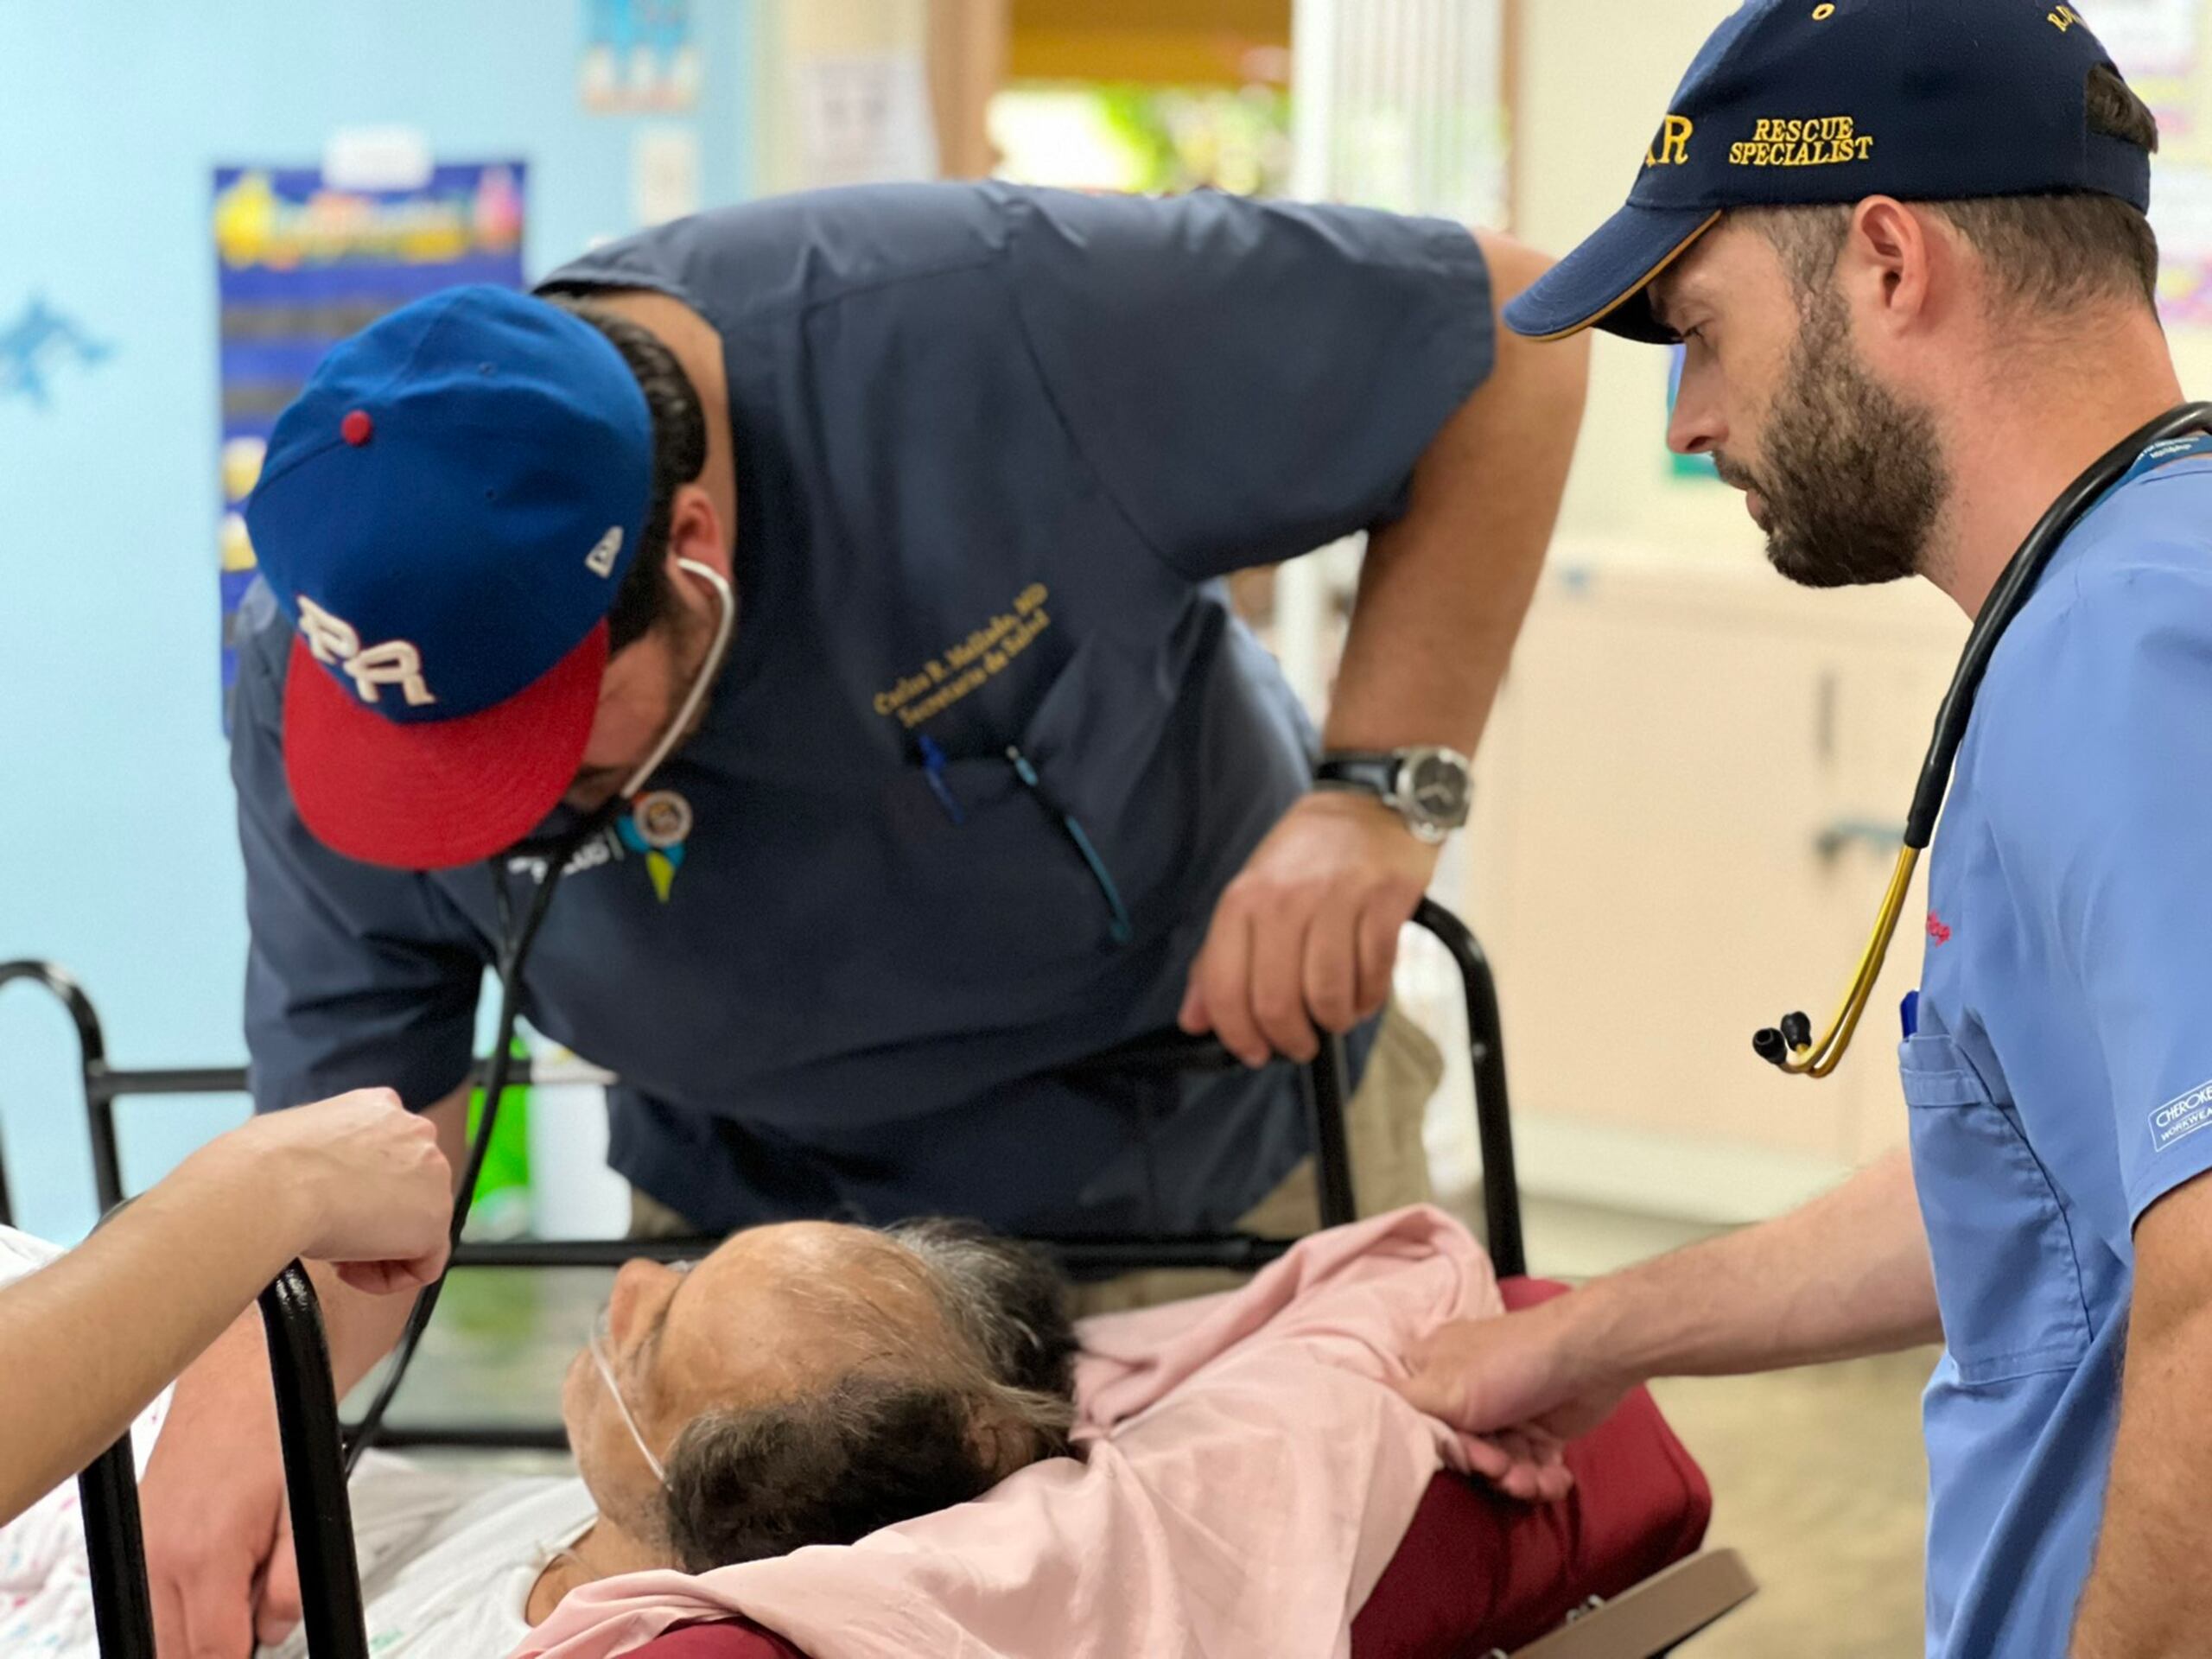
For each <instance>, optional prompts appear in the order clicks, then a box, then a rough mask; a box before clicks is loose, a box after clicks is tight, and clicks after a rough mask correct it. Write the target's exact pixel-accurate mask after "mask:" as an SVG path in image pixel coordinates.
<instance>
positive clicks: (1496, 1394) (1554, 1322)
mask: <svg viewBox="0 0 2212 1659" xmlns="http://www.w3.org/2000/svg"><path fill="white" fill-rule="evenodd" d="M1576 1294H1577V1293H1573V1292H1570V1293H1569V1294H1567V1295H1565V1296H1560V1297H1556V1298H1554V1300H1551V1301H1548V1302H1543V1303H1541V1304H1539V1305H1538V1306H1535V1307H1531V1308H1529V1309H1526V1310H1524V1311H1523V1312H1522V1313H1508V1314H1505V1315H1504V1316H1503V1317H1502V1318H1497V1319H1459V1320H1454V1321H1453V1322H1452V1324H1450V1325H1445V1326H1443V1327H1442V1328H1441V1329H1440V1330H1438V1331H1436V1332H1433V1334H1432V1335H1431V1336H1429V1337H1428V1338H1427V1339H1426V1340H1425V1341H1424V1342H1422V1343H1421V1345H1420V1346H1418V1347H1417V1348H1415V1349H1414V1351H1413V1353H1412V1354H1411V1355H1410V1356H1408V1361H1409V1363H1410V1365H1411V1367H1412V1374H1411V1375H1410V1376H1408V1377H1407V1378H1406V1380H1405V1381H1404V1382H1403V1383H1400V1384H1399V1385H1398V1389H1399V1392H1400V1393H1402V1394H1403V1395H1405V1396H1406V1398H1407V1400H1408V1402H1411V1403H1412V1404H1413V1405H1414V1406H1415V1407H1417V1408H1419V1409H1421V1411H1423V1412H1426V1413H1427V1414H1428V1415H1429V1416H1431V1417H1435V1418H1439V1419H1440V1420H1441V1421H1445V1422H1446V1423H1449V1424H1451V1425H1452V1427H1454V1428H1456V1429H1458V1430H1459V1432H1460V1433H1463V1434H1480V1435H1500V1434H1508V1435H1509V1436H1510V1432H1511V1431H1521V1432H1522V1438H1523V1439H1526V1438H1528V1437H1529V1436H1530V1435H1534V1436H1535V1437H1538V1439H1539V1441H1541V1437H1542V1436H1549V1437H1551V1438H1553V1439H1554V1440H1560V1441H1566V1440H1579V1439H1580V1437H1581V1436H1583V1435H1585V1434H1587V1433H1589V1432H1590V1431H1591V1430H1592V1429H1593V1428H1595V1427H1598V1425H1599V1424H1600V1423H1602V1422H1604V1421H1605V1419H1606V1418H1608V1417H1610V1416H1611V1415H1612V1414H1613V1408H1615V1407H1616V1406H1618V1405H1619V1404H1620V1402H1621V1397H1622V1395H1625V1394H1626V1393H1627V1392H1628V1391H1629V1389H1630V1388H1632V1387H1634V1386H1635V1382H1636V1379H1635V1378H1633V1377H1631V1376H1623V1375H1620V1374H1618V1372H1615V1371H1613V1370H1611V1369H1609V1368H1607V1367H1605V1366H1604V1365H1603V1364H1601V1363H1599V1361H1598V1360H1597V1359H1596V1358H1595V1357H1594V1356H1593V1355H1592V1354H1591V1353H1590V1352H1589V1351H1587V1349H1586V1346H1585V1345H1584V1344H1582V1343H1581V1342H1580V1340H1579V1339H1578V1332H1577V1329H1576V1312H1577V1310H1576V1309H1575V1307H1574V1306H1573V1303H1574V1298H1575V1295H1576ZM1512 1443H1513V1442H1512V1441H1511V1440H1510V1438H1509V1440H1508V1444H1512Z"/></svg>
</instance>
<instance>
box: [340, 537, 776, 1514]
mask: <svg viewBox="0 0 2212 1659" xmlns="http://www.w3.org/2000/svg"><path fill="white" fill-rule="evenodd" d="M677 567H678V568H679V569H682V570H683V572H684V573H685V574H686V575H690V576H692V577H694V578H695V579H696V580H698V581H700V582H705V583H706V584H707V585H708V587H709V588H711V589H713V591H714V594H715V601H717V603H718V604H719V605H720V606H721V616H720V617H719V619H718V620H716V622H715V638H714V642H713V644H711V645H709V647H708V648H707V655H706V658H705V659H704V660H703V661H702V662H701V664H699V671H698V673H697V674H696V676H695V677H693V679H692V682H691V689H690V690H689V691H687V692H685V693H684V695H683V702H682V703H681V704H680V705H679V706H678V707H677V710H676V714H675V715H674V717H673V718H672V719H671V720H670V721H669V723H668V726H667V728H666V729H665V730H664V731H663V732H662V733H661V735H660V741H659V742H658V743H656V744H655V745H654V746H653V750H652V753H651V754H649V755H647V756H646V757H645V760H644V761H643V762H642V763H641V764H640V765H639V766H638V767H637V769H636V770H635V771H633V772H631V774H630V776H629V777H628V779H626V780H625V781H624V783H623V785H622V787H621V788H620V789H618V790H616V791H614V793H613V795H612V796H611V797H610V798H608V799H607V803H606V804H604V805H602V806H601V807H600V808H598V809H597V810H595V811H593V812H591V813H588V814H587V815H586V816H585V817H583V818H582V820H581V821H580V822H579V823H575V824H574V825H572V826H571V827H570V828H569V829H568V830H567V831H566V832H565V833H564V834H563V835H562V836H560V837H559V839H558V840H556V842H553V844H552V846H551V847H550V849H549V850H548V852H547V853H546V855H545V862H544V867H543V871H542V873H541V874H539V875H538V877H537V886H536V888H535V890H534V891H533V892H532V893H531V899H530V906H529V908H528V909H527V910H525V911H524V912H523V917H522V924H521V925H520V926H519V927H517V926H516V925H515V918H514V910H513V906H512V902H511V901H510V900H509V899H508V897H507V874H506V871H505V868H502V865H501V861H500V860H501V858H503V857H504V856H505V855H500V856H499V857H495V858H494V859H493V861H492V880H493V892H494V893H495V894H496V895H497V899H498V906H499V954H498V958H497V961H496V963H495V971H497V973H498V974H499V1021H498V1024H497V1027H496V1029H495V1031H494V1033H493V1038H492V1052H491V1053H490V1054H489V1055H487V1056H486V1058H485V1063H484V1073H485V1076H484V1109H483V1110H482V1112H481V1113H480V1115H479V1116H478V1121H477V1125H476V1134H475V1135H474V1137H473V1138H472V1139H471V1140H470V1141H469V1143H468V1157H467V1160H466V1164H465V1166H464V1167H463V1169H462V1171H461V1184H460V1185H459V1186H458V1187H456V1188H455V1189H454V1200H453V1224H452V1227H451V1229H450V1230H449V1231H448V1235H447V1243H448V1246H452V1245H457V1244H459V1243H461V1229H462V1228H463V1227H465V1226H466V1225H467V1223H468V1211H469V1206H470V1205H472V1204H473V1203H474V1201H475V1195H476V1181H477V1178H478V1177H479V1176H480V1175H481V1174H482V1173H483V1172H484V1154H485V1151H486V1148H487V1147H489V1146H490V1145H491V1143H492V1127H493V1122H494V1121H495V1120H496V1119H497V1118H498V1116H499V1099H500V1096H502V1095H503V1094H505V1091H506V1087H507V1077H508V1073H509V1071H510V1070H511V1068H512V1053H511V1051H512V1049H513V1047H514V1040H515V1020H517V1018H518V1017H519V1015H520V1014H521V1012H522V974H523V967H524V963H527V962H528V961H529V960H530V952H531V946H532V945H534V944H536V943H537V930H538V928H539V926H540V925H542V924H543V922H544V920H545V912H546V911H547V909H548V908H550V906H551V905H552V903H553V890H554V888H555V887H557V886H558V885H559V884H560V880H561V877H562V876H563V874H565V873H566V871H567V869H568V868H569V863H570V862H571V861H573V860H574V859H575V855H576V854H577V853H578V852H579V851H581V850H582V848H583V846H584V845H585V843H586V842H589V841H590V840H591V839H592V837H594V836H597V835H599V834H601V832H602V831H604V830H605V829H607V826H608V825H609V824H611V823H613V822H614V820H615V819H616V818H617V817H620V816H621V813H622V810H623V809H624V808H625V807H626V806H627V805H629V804H631V803H632V802H633V801H634V800H636V799H637V798H638V796H639V794H640V793H641V792H642V791H644V789H645V785H646V784H647V783H648V782H650V781H651V780H652V775H653V773H655V772H658V771H659V770H660V768H661V764H662V762H664V761H665V760H667V759H668V757H669V755H670V754H671V753H673V752H674V750H675V748H676V746H677V744H678V743H680V742H682V741H683V734H685V733H686V732H688V731H690V729H691V722H692V721H693V720H694V719H696V717H697V715H698V713H699V709H700V708H701V706H702V704H704V703H705V702H706V700H707V693H708V692H709V690H712V689H713V687H714V683H715V677H717V676H718V675H719V674H720V673H721V666H722V659H723V658H726V657H727V656H728V654H729V642H730V636H731V634H732V633H734V632H735V631H736V626H737V595H736V594H734V592H733V591H732V590H731V588H730V585H729V578H728V577H727V576H725V575H722V573H721V571H719V570H717V569H715V568H714V567H713V566H712V565H709V564H702V563H699V562H698V561H697V560H696V559H678V560H677ZM452 1270H453V1268H452V1265H451V1262H450V1261H448V1265H447V1268H446V1271H445V1273H441V1274H439V1275H438V1276H437V1278H436V1279H435V1281H432V1282H431V1283H430V1284H429V1285H426V1286H424V1287H423V1291H422V1294H420V1295H418V1296H417V1297H416V1299H415V1306H414V1308H413V1310H412V1311H411V1312H410V1313H409V1314H408V1316H407V1326H406V1329H405V1330H404V1331H403V1332H401V1333H400V1338H399V1344H398V1347H397V1350H396V1351H394V1354H393V1356H392V1361H391V1370H390V1371H388V1372H387V1373H386V1374H385V1379H384V1381H383V1382H382V1383H379V1384H378V1387H377V1392H376V1397H375V1398H374V1399H372V1400H371V1401H370V1402H369V1408H368V1409H367V1410H366V1411H365V1412H364V1413H363V1414H361V1421H360V1422H359V1424H357V1425H356V1426H355V1427H354V1429H353V1434H352V1437H351V1438H350V1440H348V1441H347V1443H346V1475H347V1476H348V1477H349V1478H350V1477H351V1476H352V1475H353V1470H354V1467H355V1465H358V1464H359V1462H360V1460H361V1453H362V1452H365V1451H366V1450H367V1449H368V1447H369V1446H370V1445H371V1444H372V1443H373V1442H374V1440H376V1437H377V1431H378V1429H379V1428H380V1427H382V1426H383V1424H384V1418H385V1412H386V1411H387V1410H388V1409H389V1408H391V1400H392V1396H393V1395H396V1394H397V1393H398V1392H399V1385H400V1383H401V1382H402V1380H403V1379H404V1378H405V1376H406V1375H407V1368H408V1367H409V1366H410V1365H411V1364H413V1363H414V1362H415V1351H416V1349H417V1348H418V1347H420V1346H421V1345H422V1342H423V1332H424V1331H425V1330H427V1329H428V1328H429V1323H430V1315H431V1314H432V1313H435V1312H436V1311H437V1306H438V1295H439V1293H440V1292H441V1291H442V1290H443V1289H444V1288H445V1283H446V1273H450V1272H452Z"/></svg>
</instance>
